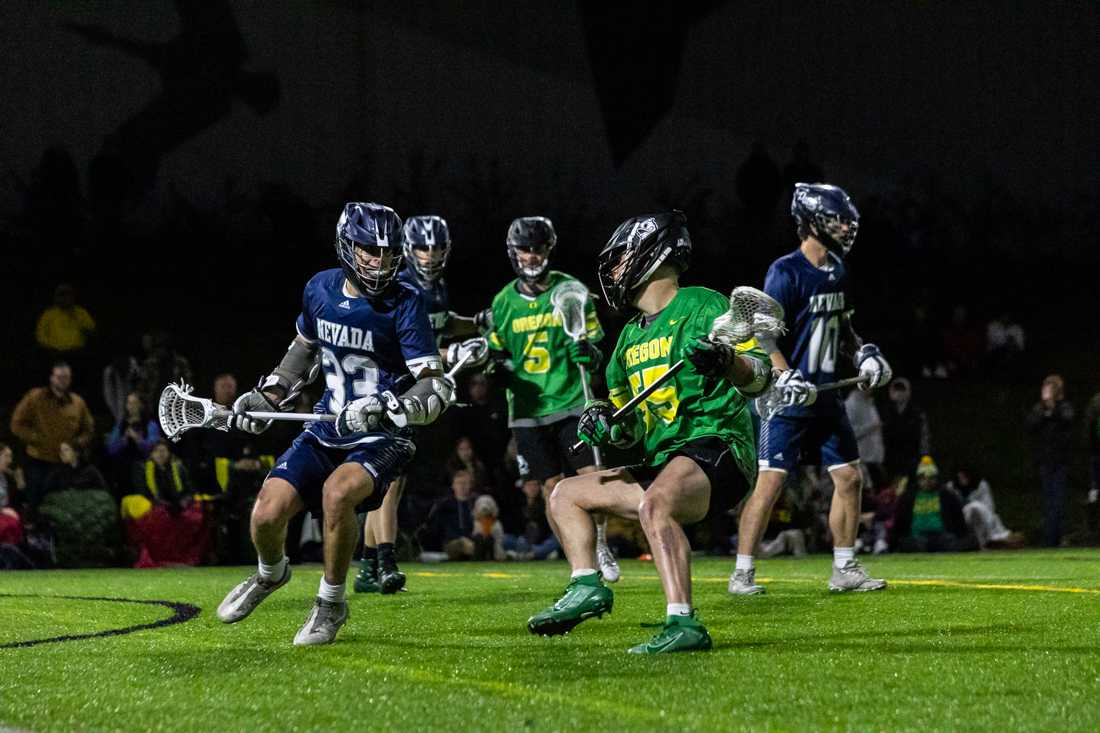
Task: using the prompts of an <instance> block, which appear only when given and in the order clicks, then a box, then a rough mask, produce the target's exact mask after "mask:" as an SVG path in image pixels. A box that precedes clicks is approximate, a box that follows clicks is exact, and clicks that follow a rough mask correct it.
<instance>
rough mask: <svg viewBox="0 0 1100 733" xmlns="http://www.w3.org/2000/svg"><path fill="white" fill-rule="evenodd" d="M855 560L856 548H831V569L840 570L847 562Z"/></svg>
mask: <svg viewBox="0 0 1100 733" xmlns="http://www.w3.org/2000/svg"><path fill="white" fill-rule="evenodd" d="M855 559H856V548H854V547H834V548H833V567H838V568H842V567H844V564H845V563H847V562H848V561H849V560H855Z"/></svg>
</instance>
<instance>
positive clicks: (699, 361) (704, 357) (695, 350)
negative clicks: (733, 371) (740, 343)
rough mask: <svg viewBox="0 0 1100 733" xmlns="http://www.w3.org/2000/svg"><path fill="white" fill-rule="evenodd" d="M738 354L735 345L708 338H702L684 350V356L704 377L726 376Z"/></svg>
mask: <svg viewBox="0 0 1100 733" xmlns="http://www.w3.org/2000/svg"><path fill="white" fill-rule="evenodd" d="M736 356H737V354H736V353H735V352H734V350H733V347H731V346H726V345H725V344H720V343H716V342H714V341H711V340H710V339H708V338H700V339H698V340H697V341H694V342H692V343H690V344H688V346H687V348H686V349H685V350H684V358H685V359H687V360H688V361H689V362H691V366H692V368H693V369H695V371H696V372H698V373H699V374H702V375H703V376H704V377H724V376H725V375H726V373H727V372H728V371H729V368H730V365H731V364H733V360H734V359H735V358H736Z"/></svg>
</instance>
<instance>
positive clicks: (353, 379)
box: [321, 349, 378, 414]
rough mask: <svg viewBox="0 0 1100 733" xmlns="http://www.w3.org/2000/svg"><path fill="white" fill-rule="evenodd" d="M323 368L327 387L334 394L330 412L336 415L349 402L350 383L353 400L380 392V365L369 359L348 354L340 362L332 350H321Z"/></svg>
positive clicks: (330, 402)
mask: <svg viewBox="0 0 1100 733" xmlns="http://www.w3.org/2000/svg"><path fill="white" fill-rule="evenodd" d="M321 367H322V368H323V369H324V370H325V386H327V387H328V388H329V391H330V392H331V393H332V397H331V398H330V399H329V411H330V412H332V413H334V414H335V413H337V412H340V410H342V409H343V408H344V404H345V403H346V402H347V400H348V386H349V383H350V388H351V399H353V400H354V399H357V398H359V397H366V396H367V395H369V394H374V393H375V392H377V391H378V365H377V364H375V363H374V362H373V361H372V360H371V359H370V358H369V357H366V356H363V355H361V354H348V355H347V356H345V357H344V359H343V361H340V360H338V359H337V358H336V354H334V353H332V352H331V351H330V350H328V349H321Z"/></svg>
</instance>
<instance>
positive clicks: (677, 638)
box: [654, 631, 684, 652]
mask: <svg viewBox="0 0 1100 733" xmlns="http://www.w3.org/2000/svg"><path fill="white" fill-rule="evenodd" d="M683 635H684V632H682V631H681V632H680V633H678V634H676V636H674V637H672V638H671V639H669V640H668V641H666V642H665V643H664V644H662V645H661V646H659V647H654V650H655V651H658V652H663V651H664V650H665V649H668V648H669V647H670V646H672V645H673V644H675V643H676V642H678V641H679V640H680V637H681V636H683Z"/></svg>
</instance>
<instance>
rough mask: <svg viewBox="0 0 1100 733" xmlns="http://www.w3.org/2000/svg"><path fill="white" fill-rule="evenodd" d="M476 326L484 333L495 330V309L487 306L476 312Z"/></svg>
mask: <svg viewBox="0 0 1100 733" xmlns="http://www.w3.org/2000/svg"><path fill="white" fill-rule="evenodd" d="M474 327H475V328H477V330H478V331H481V332H482V333H489V332H490V331H492V330H493V309H492V308H486V309H484V310H479V311H478V312H477V313H475V314H474Z"/></svg>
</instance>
